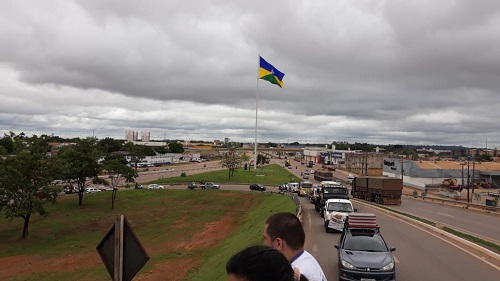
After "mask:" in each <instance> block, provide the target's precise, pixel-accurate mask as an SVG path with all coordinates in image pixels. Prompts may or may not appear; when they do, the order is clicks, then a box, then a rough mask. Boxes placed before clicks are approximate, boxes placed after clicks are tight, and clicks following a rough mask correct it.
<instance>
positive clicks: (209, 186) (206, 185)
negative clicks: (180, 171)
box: [200, 181, 220, 189]
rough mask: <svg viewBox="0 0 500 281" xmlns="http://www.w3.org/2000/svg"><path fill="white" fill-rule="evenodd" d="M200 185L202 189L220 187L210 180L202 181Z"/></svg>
mask: <svg viewBox="0 0 500 281" xmlns="http://www.w3.org/2000/svg"><path fill="white" fill-rule="evenodd" d="M200 187H201V188H203V189H220V185H218V184H216V183H214V182H211V181H209V182H204V183H202V184H201V185H200Z"/></svg>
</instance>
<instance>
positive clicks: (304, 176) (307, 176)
mask: <svg viewBox="0 0 500 281" xmlns="http://www.w3.org/2000/svg"><path fill="white" fill-rule="evenodd" d="M302 178H303V179H309V172H308V171H305V172H302Z"/></svg>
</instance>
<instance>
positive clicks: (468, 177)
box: [467, 160, 470, 204]
mask: <svg viewBox="0 0 500 281" xmlns="http://www.w3.org/2000/svg"><path fill="white" fill-rule="evenodd" d="M469 187H470V174H469V160H467V204H469V196H470V195H469Z"/></svg>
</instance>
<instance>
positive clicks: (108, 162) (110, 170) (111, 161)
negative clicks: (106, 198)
mask: <svg viewBox="0 0 500 281" xmlns="http://www.w3.org/2000/svg"><path fill="white" fill-rule="evenodd" d="M101 165H102V169H103V171H104V172H106V173H107V174H108V176H109V179H110V183H111V187H112V188H113V191H112V192H111V209H114V208H115V199H116V194H117V191H118V185H119V184H120V182H121V181H122V180H125V182H134V179H135V178H136V177H137V176H138V175H137V172H136V171H135V170H134V169H132V168H130V167H128V166H127V161H126V160H125V157H123V156H122V155H111V156H108V157H106V158H105V159H104V160H103V161H102V163H101Z"/></svg>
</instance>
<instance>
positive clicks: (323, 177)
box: [314, 170, 333, 181]
mask: <svg viewBox="0 0 500 281" xmlns="http://www.w3.org/2000/svg"><path fill="white" fill-rule="evenodd" d="M314 179H315V180H317V181H331V180H333V173H332V172H331V171H328V170H316V171H315V172H314Z"/></svg>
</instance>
